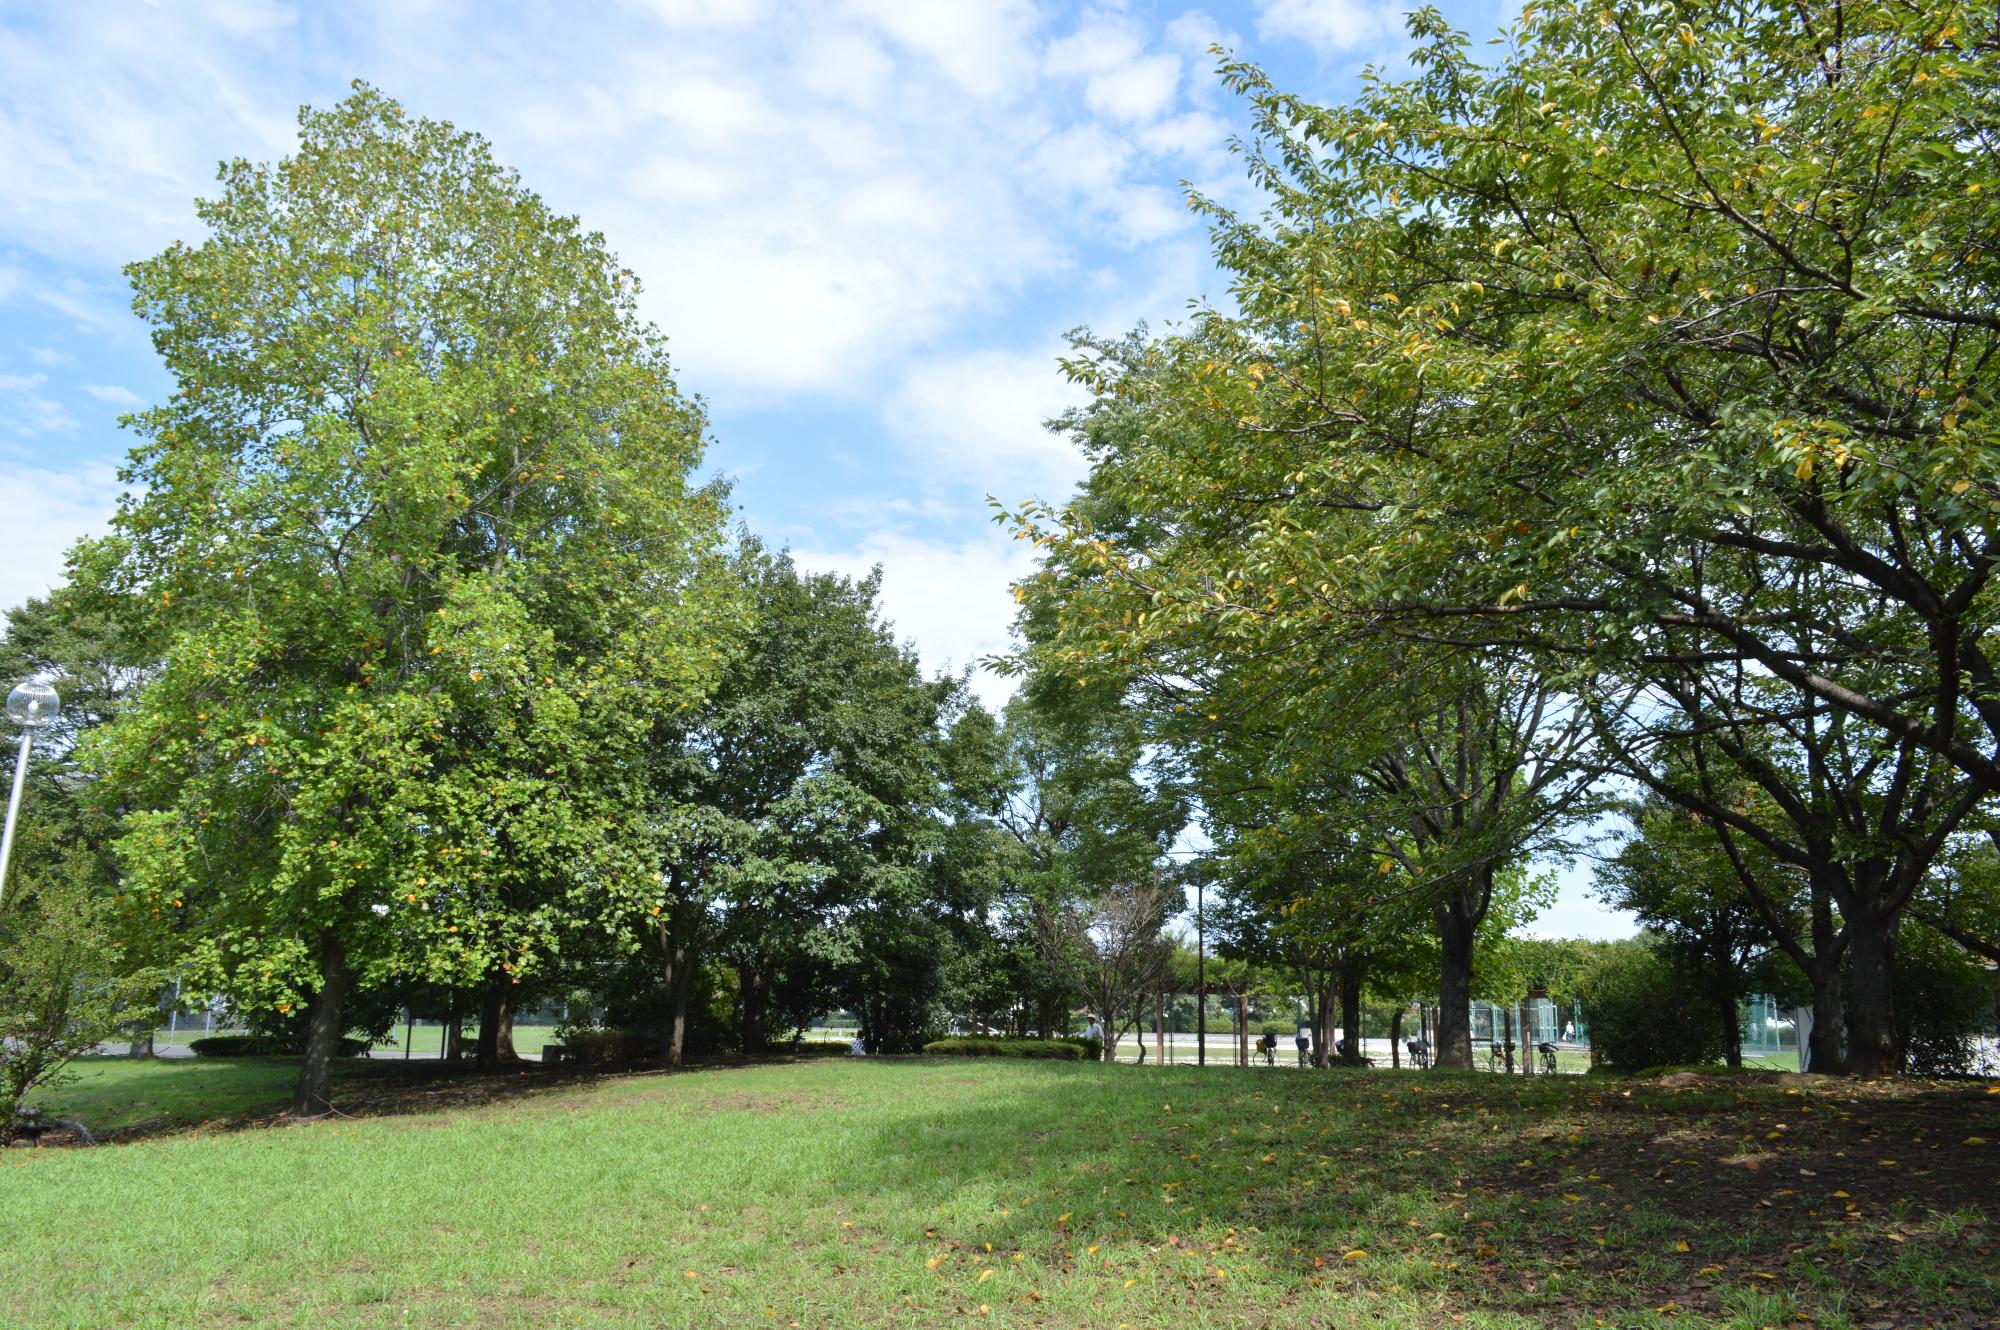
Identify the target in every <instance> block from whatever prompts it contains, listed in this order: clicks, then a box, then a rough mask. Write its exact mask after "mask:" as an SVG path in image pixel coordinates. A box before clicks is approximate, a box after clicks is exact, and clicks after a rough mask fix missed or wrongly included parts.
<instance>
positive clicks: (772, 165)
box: [0, 0, 1220, 412]
mask: <svg viewBox="0 0 2000 1330" xmlns="http://www.w3.org/2000/svg"><path fill="white" fill-rule="evenodd" d="M112 10H113V11H114V12H112V13H110V14H107V13H106V12H104V11H94V12H90V13H86V12H84V11H82V10H76V9H74V8H66V7H62V6H52V7H47V8H46V9H45V10H44V11H43V12H42V13H41V14H40V15H38V17H37V21H36V22H35V24H33V25H32V27H31V26H30V25H28V24H18V25H6V27H5V28H4V29H0V69H4V70H5V71H6V72H7V77H5V78H0V238H4V239H5V240H7V241H8V242H10V243H12V244H14V245H16V246H18V247H20V248H21V249H22V250H23V251H24V252H26V253H30V254H33V255H38V256H40V257H41V258H44V259H48V260H53V261H54V263H55V264H58V265H64V266H68V267H70V268H71V269H72V270H77V269H87V270H90V271H93V272H97V273H106V274H108V273H109V271H110V269H111V268H112V267H113V266H114V265H115V264H117V263H120V262H124V261H128V260H130V259H132V258H136V257H141V256H144V255H146V254H150V253H153V252H156V251H157V250H158V249H160V248H161V247H162V246H164V245H165V244H166V243H168V242H169V241H171V240H173V239H176V238H183V239H185V238H192V237H194V236H195V234H196V233H197V227H196V224H195V222H194V218H193V212H192V208H191V206H190V200H191V199H192V198H193V197H194V196H195V195H196V194H200V193H208V192H212V190H213V183H212V181H213V170H214V163H215V162H216V161H217V160H218V159H220V158H223V157H226V156H238V155H240V156H247V157H251V158H253V159H264V158H271V157H275V156H278V155H281V154H282V153H283V152H285V151H287V150H288V149H289V147H290V146H291V144H292V142H293V139H294V129H293V126H292V123H291V120H292V111H293V108H294V107H295V105H296V104H297V103H298V102H300V101H309V102H311V103H313V104H315V105H321V106H324V105H327V104H329V103H331V102H332V101H333V100H335V99H336V98H337V97H339V96H340V95H341V94H342V93H343V92H344V91H345V83H346V80H347V78H348V77H350V76H351V74H352V73H353V72H354V71H356V70H360V71H363V72H365V73H366V75H367V77H368V78H369V79H370V80H371V81H373V82H374V83H376V84H377V86H379V87H381V88H383V89H384V90H385V91H387V92H389V93H391V94H392V95H397V96H400V97H403V98H404V99H405V100H406V102H407V104H408V105H409V107H410V109H411V110H412V111H414V112H417V113H420V114H426V115H432V116H437V117H441V118H449V119H452V120H454V121H456V122H458V123H461V124H467V125H471V126H475V127H477V128H479V129H481V130H482V131H483V132H485V133H486V134H487V135H488V136H489V137H490V138H491V139H492V140H493V142H494V144H495V145H496V148H497V150H498V152H499V154H500V156H501V158H502V160H504V161H506V162H508V163H509V164H511V165H513V166H516V167H518V168H519V169H520V170H521V171H522V172H523V174H524V176H525V178H526V179H527V181H528V182H529V183H530V184H531V185H532V186H534V187H535V188H536V189H538V190H539V191H541V192H542V194H543V195H544V197H546V198H548V199H549V200H550V202H551V203H552V204H553V205H554V206H555V207H557V208H559V209H561V210H563V211H565V212H575V213H577V214H579V215H581V216H582V218H583V219H584V221H585V223H586V224H587V225H589V226H590V227H592V228H594V229H598V230H602V231H603V232H604V233H605V235H606V236H607V237H608V239H609V241H610V243H611V245H612V247H613V248H614V249H616V250H617V251H618V252H619V254H620V256H621V257H622V258H623V259H624V260H625V262H626V263H627V264H628V265H629V266H630V267H632V268H633V269H634V270H635V271H636V272H638V274H639V275H640V277H641V278H642V279H643V280H644V281H645V283H646V289H647V295H646V299H645V305H644V309H645V311H646V313H647V314H648V315H649V316H650V317H652V318H654V319H656V320H657V321H658V322H659V323H660V324H661V326H662V327H663V328H664V329H666V331H667V332H668V333H669V335H670V336H672V338H673V339H674V342H673V347H674V354H675V358H676V360H677V362H678V364H679V366H680V368H681V371H682V373H683V375H684V377H685V379H686V381H687V383H688V385H689V386H690V387H693V388H697V389H699V390H701V391H702V392H704V393H705V394H706V395H708V396H709V397H710V399H711V400H712V401H713V402H714V403H715V404H716V406H717V408H718V410H719V411H723V412H727V411H729V410H731V409H736V408H741V407H745V406H748V405H750V404H752V403H754V404H755V405H757V406H758V407H760V408H761V407H768V406H771V405H772V404H773V402H772V399H773V398H774V397H777V398H783V397H790V396H797V395H802V394H833V395H838V396H845V397H848V398H850V399H856V398H862V397H865V396H866V395H867V393H868V392H870V391H871V390H872V389H874V388H875V387H877V386H878V385H879V382H880V379H881V376H882V375H883V374H884V373H885V372H890V367H892V366H895V365H897V364H898V363H900V362H901V361H903V360H904V359H906V358H907V357H908V356H909V355H910V354H911V352H912V350H913V349H915V348H919V347H922V346H924V345H925V344H927V343H932V342H935V341H936V340H937V339H939V338H940V337H944V336H948V335H950V334H953V333H954V332H956V331H957V330H959V329H963V328H967V327H970V326H974V324H975V323H976V321H978V320H982V319H987V318H990V317H991V316H992V315H993V314H994V313H995V312H996V311H998V310H1001V309H1004V308H1006V307H1007V306H1008V305H1009V303H1010V302H1011V301H1013V300H1014V298H1015V297H1016V296H1017V295H1018V294H1019V293H1020V292H1022V291H1024V290H1027V289H1029V288H1030V287H1032V286H1034V285H1036V284H1039V283H1048V282H1051V281H1057V280H1061V279H1063V278H1064V277H1065V276H1067V275H1068V274H1069V273H1071V272H1072V271H1073V270H1074V269H1075V268H1076V266H1077V265H1078V263H1079V256H1080V255H1081V254H1083V253H1085V252H1087V251H1088V250H1089V249H1091V248H1093V247H1095V246H1097V245H1100V244H1102V243H1105V242H1110V243H1112V244H1116V245H1122V246H1130V245H1132V244H1134V243H1137V242H1140V241H1143V240H1145V239H1147V238H1149V237H1152V236H1156V235H1160V234H1163V233H1164V232H1165V231H1166V230H1167V229H1170V219H1178V220H1177V221H1174V222H1173V223H1172V224H1174V225H1179V224H1184V222H1185V219H1184V218H1180V217H1179V214H1178V212H1177V206H1178V205H1177V203H1176V205H1175V207H1166V206H1163V205H1164V202H1165V199H1164V196H1163V195H1162V194H1160V193H1158V192H1157V191H1159V190H1160V189H1162V188H1163V187H1167V189H1166V192H1167V193H1171V192H1172V191H1171V188H1170V187H1169V186H1170V182H1171V181H1172V180H1173V179H1175V178H1177V177H1178V176H1181V175H1192V174H1197V173H1207V172H1209V171H1211V170H1212V169H1213V167H1212V158H1213V155H1214V153H1215V150H1216V143H1215V142H1213V141H1211V142H1207V143H1203V142H1201V138H1202V136H1203V135H1204V134H1205V133H1210V132H1211V131H1215V132H1214V134H1213V137H1214V139H1218V140H1219V138H1220V133H1219V130H1220V126H1219V124H1215V123H1211V122H1209V121H1206V120H1202V119H1192V120H1191V119H1189V118H1188V114H1189V113H1190V112H1191V111H1193V110H1194V109H1195V108H1196V107H1197V106H1198V105H1199V104H1205V103H1206V101H1207V100H1208V99H1209V98H1210V97H1211V95H1212V89H1210V88H1208V87H1207V86H1206V85H1207V80H1204V79H1195V80H1192V81H1190V80H1188V79H1187V78H1185V77H1183V74H1184V69H1185V60H1186V58H1187V57H1188V56H1189V55H1191V54H1193V53H1192V52H1191V51H1190V50H1189V49H1188V45H1189V43H1190V42H1191V41H1192V40H1193V39H1194V37H1195V36H1196V35H1200V34H1207V33H1209V32H1210V31H1212V30H1213V28H1214V25H1213V23H1212V22H1210V21H1208V20H1206V19H1205V17H1203V16H1200V15H1198V14H1189V15H1183V16H1182V17H1181V18H1179V19H1176V20H1174V22H1173V24H1172V25H1170V31H1169V32H1168V34H1167V36H1169V37H1170V38H1171V44H1170V45H1169V46H1167V47H1164V48H1163V47H1161V46H1160V45H1159V44H1158V40H1159V39H1160V38H1161V37H1162V32H1161V30H1160V29H1159V27H1158V26H1157V25H1155V24H1142V23H1141V22H1139V21H1138V20H1136V19H1133V18H1129V17H1124V16H1118V17H1112V18H1101V17H1097V16H1093V15H1089V14H1086V15H1084V16H1083V17H1081V18H1076V17H1070V16H1066V15H1065V14H1064V12H1063V11H1062V10H1060V9H1057V8H1052V7H1044V6H1038V5H1036V4H1033V3H1030V2H1029V0H996V2H995V3H986V4H972V3H964V4H960V3H948V4H909V3H907V2H906V0H825V2H824V3H821V4H817V5H814V6H810V7H806V8H786V9H784V10H782V12H781V11H779V10H778V9H776V8H773V7H771V6H768V5H753V4H750V3H746V2H741V0H648V2H647V3H633V4H627V5H623V6H603V7H580V8H573V9H572V8H565V9H561V10H555V9H547V8H543V7H533V6H531V7H524V8H520V9H509V10H507V11H506V13H505V14H504V15H503V16H499V17H495V18H494V19H493V20H492V21H487V20H486V19H485V18H483V17H482V16H481V15H479V14H477V13H475V12H474V11H472V10H468V9H466V8H465V7H463V6H461V5H456V4H433V5H401V6H386V7H384V6H376V7H369V6H355V7H343V8H333V9H322V10H297V9H295V8H292V7H285V6H280V5H277V4H274V3H268V2H267V0H216V3H213V4H211V5H209V6H208V7H206V8H203V7H155V6H153V5H149V4H141V3H137V2H136V0H132V2H129V3H125V4H119V5H115V6H112ZM1197 30H1199V33H1197ZM307 36H309V37H310V38H311V40H301V38H302V37H307ZM1084 148H1089V149H1090V151H1089V152H1088V153H1082V152H1081V149H1084ZM1065 156H1068V158H1069V160H1068V161H1067V162H1065V161H1064V160H1063V159H1064V157H1065ZM1190 167H1194V168H1199V171H1197V170H1194V169H1189V168H1190ZM1052 182H1053V183H1056V184H1057V185H1058V187H1059V188H1060V189H1061V190H1062V191H1063V193H1062V194H1061V196H1060V197H1059V198H1058V199H1055V200H1052V199H1051V198H1050V197H1049V194H1048V188H1049V185H1050V184H1051V183H1052ZM40 266H41V265H38V271H37V273H36V279H37V280H36V283H35V285H34V287H33V289H32V290H30V291H28V292H27V294H29V295H30V296H31V297H32V298H34V299H36V300H39V301H41V302H43V303H45V304H48V305H50V306H51V307H54V308H59V309H61V310H63V311H64V312H65V313H67V314H69V315H70V316H71V317H72V318H73V319H74V320H75V321H77V322H78V323H79V324H82V325H85V326H88V327H89V328H91V329H92V330H93V331H103V330H104V329H106V328H117V329H121V330H128V329H129V330H130V331H129V332H126V333H125V334H124V335H129V336H136V332H137V330H136V329H133V328H132V325H131V323H130V320H129V318H128V317H126V316H125V315H123V314H122V313H121V312H120V305H121V302H120V301H119V300H118V299H117V293H116V292H115V291H113V290H112V288H111V284H110V283H109V282H108V281H104V282H100V283H99V285H98V286H78V285H75V284H69V285H65V284H64V283H63V282H61V281H59V280H50V279H49V275H48V274H47V273H46V272H44V271H40V270H39V268H40ZM4 285H5V283H4V282H0V286H4ZM100 287H101V289H100Z"/></svg>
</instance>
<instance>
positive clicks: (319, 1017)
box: [291, 929, 347, 1118]
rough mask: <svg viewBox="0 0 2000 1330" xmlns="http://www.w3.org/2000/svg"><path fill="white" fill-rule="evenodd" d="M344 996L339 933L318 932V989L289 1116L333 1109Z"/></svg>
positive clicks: (319, 1113) (344, 974)
mask: <svg viewBox="0 0 2000 1330" xmlns="http://www.w3.org/2000/svg"><path fill="white" fill-rule="evenodd" d="M346 997H347V948H346V947H345V946H343V945H342V944H341V941H340V935H339V934H338V933H336V932H334V931H333V930H332V929H327V930H326V931H325V932H323V933H321V934H320V935H319V992H317V993H315V994H313V1000H312V1008H311V1010H310V1012H309V1014H308V1016H307V1019H306V1057H305V1062H304V1064H303V1065H301V1066H300V1068H299V1084H298V1089H297V1090H296V1091H295V1092H294V1093H293V1095H292V1110H291V1111H292V1116H293V1117H295V1118H313V1117H320V1116H322V1115H323V1114H326V1113H330V1112H332V1111H333V1101H332V1099H331V1097H330V1093H331V1082H332V1077H333V1059H334V1055H335V1054H337V1053H338V1052H339V1051H340V1029H341V1021H340V1012H341V1004H342V1002H343V1001H345V999H346Z"/></svg>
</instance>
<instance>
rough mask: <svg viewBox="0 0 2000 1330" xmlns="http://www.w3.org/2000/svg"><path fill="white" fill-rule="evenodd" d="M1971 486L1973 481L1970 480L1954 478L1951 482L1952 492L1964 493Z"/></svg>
mask: <svg viewBox="0 0 2000 1330" xmlns="http://www.w3.org/2000/svg"><path fill="white" fill-rule="evenodd" d="M1971 488H1972V482H1971V481H1969V480H1954V481H1953V482H1952V483H1951V492H1952V493H1953V494H1963V493H1965V492H1966V491H1967V490H1969V489H1971Z"/></svg>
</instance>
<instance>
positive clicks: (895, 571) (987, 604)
mask: <svg viewBox="0 0 2000 1330" xmlns="http://www.w3.org/2000/svg"><path fill="white" fill-rule="evenodd" d="M793 557H794V558H795V559H796V560H797V561H798V563H799V565H800V566H801V567H805V568H812V569H817V570H820V571H824V572H835V573H841V574H843V575H845V576H849V577H859V576H861V575H863V574H865V573H867V572H868V570H869V569H870V568H873V567H875V566H876V565H878V564H879V565H880V566H881V568H882V607H883V610H884V613H885V614H886V616H887V617H888V619H889V620H890V621H891V622H892V623H894V624H895V625H896V631H897V635H898V636H900V637H903V638H906V639H908V640H910V641H913V642H915V643H916V646H917V650H918V652H919V654H921V655H922V657H923V661H924V665H925V667H926V668H927V669H930V670H933V671H936V670H946V669H950V670H958V669H963V668H964V667H966V666H968V665H977V664H978V663H979V661H980V660H981V659H983V658H985V657H988V656H992V655H997V654H1000V653H1002V652H1005V651H1006V650H1007V649H1008V645H1009V641H1010V637H1009V629H1010V626H1011V625H1012V623H1013V620H1014V596H1013V593H1012V591H1011V590H1010V588H1011V587H1012V585H1013V583H1014V582H1015V581H1017V580H1018V579H1020V578H1022V577H1024V576H1026V575H1027V574H1028V573H1029V572H1030V571H1031V570H1032V569H1033V567H1034V552H1033V548H1032V547H1031V546H1030V545H1029V544H1028V543H1027V542H1025V541H1015V540H1012V539H1010V538H1009V537H1008V536H1007V535H1006V534H1005V533H1004V532H1001V531H999V530H991V531H984V532H980V533H978V534H976V535H973V536H971V537H968V538H966V539H964V540H957V541H939V540H925V539H923V538H921V537H917V536H910V535H905V534H902V533H900V532H878V533H876V534H875V535H872V536H869V537H868V538H867V539H865V540H864V541H862V543H861V544H860V545H859V546H858V547H856V548H853V549H849V550H843V551H828V550H810V549H799V550H794V551H793ZM972 687H973V691H974V692H976V693H977V694H978V695H979V696H980V698H981V700H983V701H984V702H985V703H986V705H987V706H988V707H990V708H993V709H995V710H997V709H998V708H999V707H1000V706H1002V705H1004V704H1005V702H1006V700H1007V698H1008V697H1009V696H1011V695H1012V694H1013V691H1014V684H1013V681H1012V680H1009V679H1005V678H1002V677H1001V676H999V675H996V674H992V673H990V672H988V671H986V670H978V671H976V672H975V673H974V675H973V679H972Z"/></svg>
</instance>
